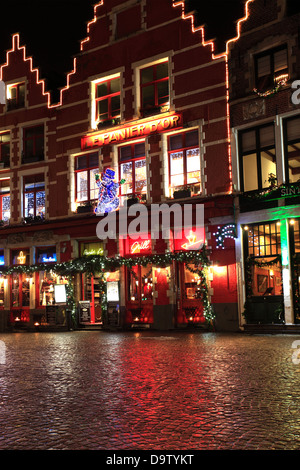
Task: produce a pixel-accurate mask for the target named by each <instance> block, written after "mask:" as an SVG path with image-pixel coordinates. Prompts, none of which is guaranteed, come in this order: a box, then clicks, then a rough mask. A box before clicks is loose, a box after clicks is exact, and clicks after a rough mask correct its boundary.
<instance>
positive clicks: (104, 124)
mask: <svg viewBox="0 0 300 470" xmlns="http://www.w3.org/2000/svg"><path fill="white" fill-rule="evenodd" d="M120 122H121V120H120V118H116V119H107V120H106V121H100V122H98V124H97V128H98V129H102V128H105V127H111V126H118V125H119V124H120Z"/></svg>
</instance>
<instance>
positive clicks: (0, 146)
mask: <svg viewBox="0 0 300 470" xmlns="http://www.w3.org/2000/svg"><path fill="white" fill-rule="evenodd" d="M6 135H8V136H9V159H8V164H7V163H6V162H5V161H4V160H3V155H2V152H3V150H2V147H3V146H4V145H6V143H5V142H2V136H6ZM10 144H11V142H10V131H4V132H0V163H3V167H4V168H9V167H10Z"/></svg>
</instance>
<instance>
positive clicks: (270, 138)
mask: <svg viewBox="0 0 300 470" xmlns="http://www.w3.org/2000/svg"><path fill="white" fill-rule="evenodd" d="M239 138H240V141H239V145H240V172H241V173H240V177H241V189H242V191H254V190H258V189H262V188H268V187H270V182H269V179H270V177H271V175H274V177H276V174H277V173H276V152H275V134H274V125H273V124H270V125H266V126H262V127H258V128H253V129H249V130H247V131H243V132H241V133H240V136H239Z"/></svg>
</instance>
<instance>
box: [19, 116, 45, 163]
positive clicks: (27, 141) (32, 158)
mask: <svg viewBox="0 0 300 470" xmlns="http://www.w3.org/2000/svg"><path fill="white" fill-rule="evenodd" d="M41 160H44V126H43V125H39V126H34V127H28V128H26V129H24V134H23V158H22V163H30V162H37V161H41Z"/></svg>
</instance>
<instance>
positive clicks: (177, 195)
mask: <svg viewBox="0 0 300 470" xmlns="http://www.w3.org/2000/svg"><path fill="white" fill-rule="evenodd" d="M173 196H174V199H185V198H187V197H191V189H190V188H181V189H176V190H175V191H174V193H173Z"/></svg>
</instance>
